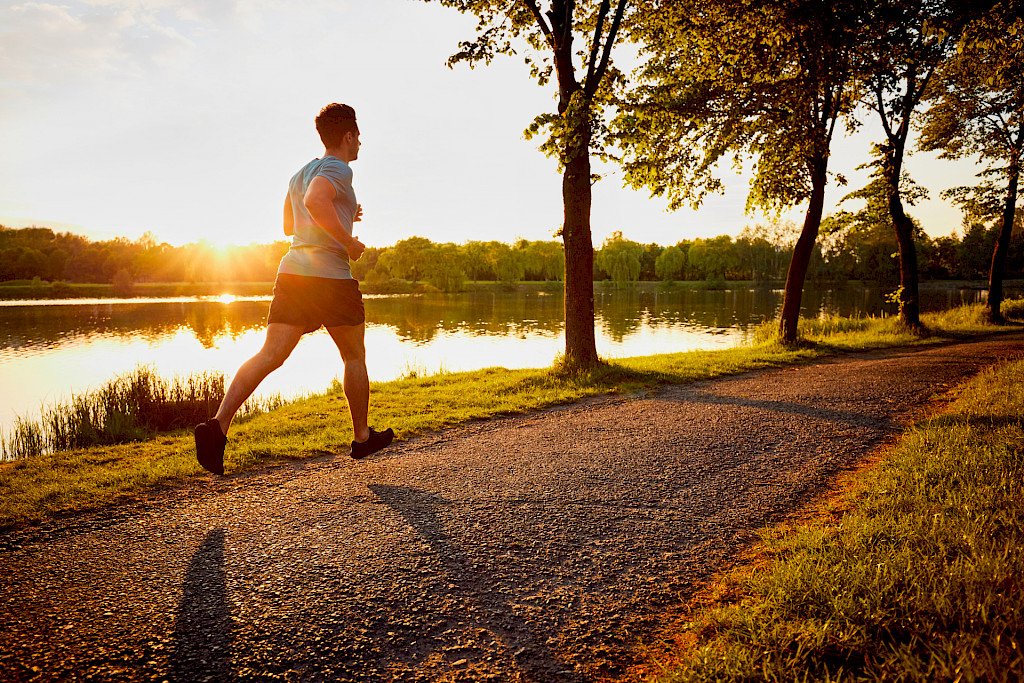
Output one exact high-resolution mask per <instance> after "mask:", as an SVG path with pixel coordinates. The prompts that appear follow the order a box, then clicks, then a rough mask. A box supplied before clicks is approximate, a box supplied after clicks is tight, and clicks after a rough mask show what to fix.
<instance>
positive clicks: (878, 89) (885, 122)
mask: <svg viewBox="0 0 1024 683" xmlns="http://www.w3.org/2000/svg"><path fill="white" fill-rule="evenodd" d="M875 98H876V100H877V104H876V106H877V107H878V118H880V119H882V130H884V131H885V137H886V139H888V140H889V142H890V143H891V142H893V139H892V138H893V135H892V126H890V125H889V117H888V116H886V114H885V102H884V101H883V100H882V84H881V83H878V84H876V85H875Z"/></svg>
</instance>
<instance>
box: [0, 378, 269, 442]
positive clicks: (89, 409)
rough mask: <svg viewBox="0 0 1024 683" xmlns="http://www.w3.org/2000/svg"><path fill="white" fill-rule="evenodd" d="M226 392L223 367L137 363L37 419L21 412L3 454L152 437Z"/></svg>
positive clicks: (207, 409)
mask: <svg viewBox="0 0 1024 683" xmlns="http://www.w3.org/2000/svg"><path fill="white" fill-rule="evenodd" d="M223 397H224V375H223V374H221V373H218V372H201V373H194V374H191V375H188V376H185V377H181V376H174V377H171V378H165V377H161V376H160V375H158V374H157V373H156V372H155V370H154V369H153V368H152V367H151V366H139V367H137V368H135V369H134V370H132V371H130V372H127V373H125V374H122V375H118V376H116V377H114V378H113V379H111V380H109V381H107V382H106V384H104V385H103V386H102V387H100V388H99V389H97V390H95V391H91V392H87V393H84V394H79V395H76V396H72V397H71V399H70V400H68V401H66V402H58V403H56V404H53V405H50V406H45V407H44V408H43V409H42V411H41V417H40V419H39V420H38V421H30V420H26V419H24V418H18V420H17V422H16V423H15V425H14V428H13V430H12V432H11V434H10V435H9V436H5V437H3V438H0V458H2V459H4V460H17V459H21V458H29V457H33V456H37V455H41V454H44V453H52V452H57V451H66V450H72V449H76V448H87V447H90V446H100V445H110V444H117V443H127V442H130V441H139V440H142V439H146V438H150V437H152V436H153V435H154V434H156V433H160V432H171V431H174V430H177V429H182V428H184V427H189V426H191V425H194V424H196V423H197V422H202V421H203V420H205V419H207V418H208V417H209V416H210V415H212V414H213V413H214V412H216V410H217V406H218V405H219V404H220V401H221V399H222V398H223ZM282 404H283V401H282V400H281V399H280V397H279V396H277V397H271V398H269V399H260V400H258V401H256V402H253V403H250V404H248V405H247V407H246V409H244V410H243V411H242V414H243V415H245V414H255V413H259V412H265V411H267V410H272V409H273V408H275V407H278V406H280V405H282Z"/></svg>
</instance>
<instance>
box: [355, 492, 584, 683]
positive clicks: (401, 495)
mask: <svg viewBox="0 0 1024 683" xmlns="http://www.w3.org/2000/svg"><path fill="white" fill-rule="evenodd" d="M368 488H369V489H370V491H372V492H373V493H374V494H375V495H376V496H377V497H378V498H380V499H381V500H382V501H383V502H384V504H385V505H387V506H388V507H389V508H391V509H392V510H394V511H395V512H397V513H398V514H399V515H401V516H402V518H403V519H405V521H406V522H408V524H409V526H411V527H412V528H413V529H415V530H416V532H417V533H418V534H419V535H420V537H421V538H423V540H425V541H426V542H427V543H428V544H429V545H430V547H431V549H432V550H433V551H434V552H435V553H436V554H437V556H438V558H439V559H440V561H441V563H442V564H443V565H444V566H445V567H446V568H447V569H448V573H449V578H450V580H451V582H452V583H453V584H454V585H455V586H457V587H458V590H459V592H461V594H462V597H464V598H466V599H467V600H470V601H472V602H476V603H477V604H478V606H479V607H480V608H482V609H481V610H480V613H479V615H478V617H477V619H476V621H477V622H478V623H479V624H480V625H481V626H484V627H486V628H487V629H488V630H490V631H491V632H492V633H493V634H494V635H495V636H496V637H497V638H498V639H499V640H500V641H501V642H502V643H503V645H504V646H505V648H507V650H508V653H509V655H510V656H511V657H512V658H513V659H514V660H516V661H517V664H518V665H520V666H521V667H522V668H523V670H524V671H528V672H529V673H531V674H533V675H538V674H539V675H541V678H540V679H538V680H544V681H576V680H579V679H578V677H577V675H576V673H575V672H574V671H572V670H571V669H572V667H571V665H570V664H568V663H566V662H563V661H560V660H559V659H557V658H556V657H555V656H554V655H553V653H552V652H551V650H550V648H548V647H547V646H546V645H545V644H544V640H546V638H544V639H539V638H538V637H537V634H534V633H531V632H530V630H529V629H528V627H527V626H526V625H525V623H523V620H522V619H520V618H519V617H517V616H516V614H515V610H514V608H513V606H512V605H511V604H510V603H509V596H508V595H506V594H504V593H502V592H501V591H500V590H497V587H496V585H495V584H496V582H495V581H494V580H493V578H492V577H488V576H485V575H483V574H481V573H480V572H479V571H477V570H476V569H475V568H474V561H473V559H472V558H470V557H467V556H466V555H465V554H464V552H463V551H462V549H460V548H459V546H458V544H457V543H456V542H455V541H453V540H452V538H451V537H449V536H448V534H446V533H445V531H444V528H445V524H444V521H443V519H442V517H441V515H440V514H439V511H440V510H441V509H442V508H445V507H448V506H451V505H452V502H451V501H449V500H446V499H444V498H441V497H440V496H437V495H435V494H433V493H430V492H429V491H423V490H420V489H414V488H410V487H406V486H389V485H386V484H369V485H368ZM517 622H518V623H517Z"/></svg>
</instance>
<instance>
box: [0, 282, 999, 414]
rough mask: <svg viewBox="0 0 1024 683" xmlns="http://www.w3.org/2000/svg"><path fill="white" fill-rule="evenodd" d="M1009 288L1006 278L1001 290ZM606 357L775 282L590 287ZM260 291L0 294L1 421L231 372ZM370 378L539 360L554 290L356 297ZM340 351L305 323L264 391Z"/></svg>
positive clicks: (936, 303) (743, 314)
mask: <svg viewBox="0 0 1024 683" xmlns="http://www.w3.org/2000/svg"><path fill="white" fill-rule="evenodd" d="M922 294H923V296H922V305H923V307H924V308H925V309H926V310H928V309H936V308H945V307H949V306H952V305H957V304H959V303H961V302H964V301H975V300H978V299H979V297H980V296H981V295H983V294H984V292H980V291H978V290H977V289H974V288H958V287H946V288H941V289H937V290H934V291H925V292H923V293H922ZM1010 294H1011V295H1012V294H1013V293H1012V292H1011V293H1010ZM595 303H596V309H597V320H596V333H597V346H598V353H599V354H600V355H601V356H602V357H603V358H622V357H627V356H638V355H647V354H652V353H663V352H672V351H686V350H692V349H716V348H723V347H728V346H733V345H735V344H737V343H738V342H740V341H742V340H743V339H744V338H745V337H746V335H747V333H748V332H749V331H750V330H751V329H752V328H753V327H756V326H757V325H758V324H760V323H761V322H762V321H763V320H765V319H767V318H773V317H775V316H776V315H777V314H778V311H779V308H780V307H781V304H782V293H781V291H780V290H771V289H737V290H726V291H706V290H682V291H673V292H658V293H654V292H639V291H635V290H632V291H631V290H614V289H605V288H603V287H600V286H599V287H598V288H597V291H596V292H595ZM804 304H805V305H804V308H805V314H806V315H823V314H838V315H851V314H855V313H866V314H877V313H879V312H880V311H881V310H882V309H883V304H882V297H881V294H880V293H879V291H878V289H877V288H870V287H858V288H846V289H842V290H823V291H808V292H807V293H806V294H805V296H804ZM269 306H270V301H269V297H268V298H261V297H257V298H245V299H234V298H232V297H225V298H224V299H223V300H198V299H191V298H189V299H149V300H139V299H128V300H110V299H107V300H88V301H82V300H70V301H56V302H47V303H38V302H0V429H3V430H7V429H9V428H10V426H11V425H12V424H13V423H14V420H15V418H16V416H19V415H20V416H23V417H27V418H34V417H36V416H38V412H39V408H40V407H41V406H42V405H44V404H50V403H53V402H56V401H63V400H67V399H68V398H69V397H70V396H71V395H72V394H73V393H80V392H83V391H87V390H88V389H90V388H95V387H97V386H99V385H101V384H103V383H104V382H105V381H106V380H108V379H110V378H111V377H112V376H114V375H116V374H119V373H123V372H127V371H130V370H132V369H133V368H135V367H136V366H137V365H140V364H151V365H153V366H154V367H155V368H156V370H157V371H158V372H159V373H160V374H163V375H167V376H170V375H174V374H188V373H192V372H199V371H209V370H215V371H220V372H223V373H225V374H226V375H227V376H228V377H229V378H230V377H231V376H232V375H233V373H234V372H235V371H236V370H237V369H238V366H239V365H240V364H241V363H242V362H244V361H245V360H246V359H247V358H249V357H250V356H251V355H252V354H254V353H255V352H256V351H257V350H258V349H259V348H260V346H261V345H262V343H263V337H264V324H265V320H266V315H267V310H268V308H269ZM366 313H367V327H366V345H367V354H368V360H367V364H368V367H369V371H370V378H371V380H374V381H386V380H390V379H395V378H397V377H401V376H405V375H407V374H409V373H410V372H417V373H419V374H430V373H434V372H437V371H439V370H450V371H457V370H471V369H477V368H483V367H490V366H502V367H507V368H521V367H540V366H544V365H548V364H550V363H551V362H552V361H553V360H554V358H555V357H556V356H557V355H558V354H559V353H560V352H561V351H562V350H563V348H564V344H565V342H564V337H563V323H562V297H561V294H560V293H557V292H555V293H548V294H545V293H531V294H500V293H474V294H460V295H446V296H442V295H436V296H387V297H373V296H368V297H366ZM341 372H342V365H341V361H340V359H339V357H338V353H337V350H336V349H335V347H334V344H333V343H332V342H331V340H330V337H329V336H328V335H327V333H326V332H325V331H323V330H321V331H320V332H316V333H314V334H309V335H306V336H305V337H303V339H302V341H301V342H300V343H299V345H298V347H297V348H296V350H295V352H294V353H293V355H292V357H291V358H289V360H288V362H287V363H285V365H284V367H282V368H281V369H279V370H277V371H276V372H274V373H273V374H271V375H270V376H269V377H268V378H267V379H266V381H265V382H264V383H263V384H262V385H261V386H260V389H259V392H260V393H261V394H263V395H269V394H275V393H279V394H281V395H283V396H286V397H294V396H297V395H301V394H303V393H308V392H312V391H321V390H323V389H325V388H326V387H327V386H328V385H329V384H330V383H331V381H332V380H333V379H334V378H335V377H336V376H340V374H341Z"/></svg>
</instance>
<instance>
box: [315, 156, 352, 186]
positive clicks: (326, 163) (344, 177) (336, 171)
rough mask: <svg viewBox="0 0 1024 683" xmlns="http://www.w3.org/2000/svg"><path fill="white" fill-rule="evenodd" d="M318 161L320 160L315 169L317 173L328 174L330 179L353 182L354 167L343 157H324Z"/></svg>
mask: <svg viewBox="0 0 1024 683" xmlns="http://www.w3.org/2000/svg"><path fill="white" fill-rule="evenodd" d="M316 161H318V162H319V164H318V165H317V166H316V170H315V174H316V175H322V176H326V177H327V178H328V179H330V180H337V181H340V182H351V180H352V167H351V166H349V165H348V164H346V163H345V162H344V161H342V160H341V159H338V158H336V157H324V158H323V159H317V160H316Z"/></svg>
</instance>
